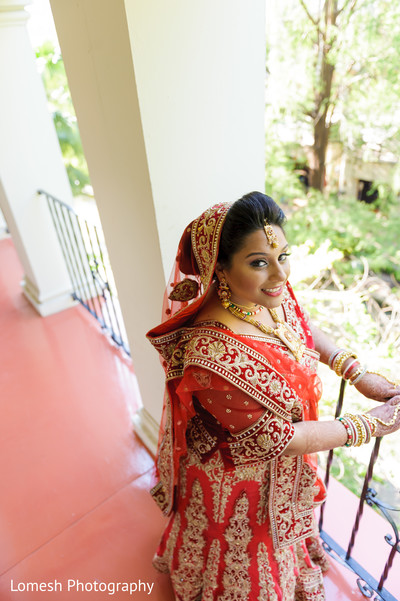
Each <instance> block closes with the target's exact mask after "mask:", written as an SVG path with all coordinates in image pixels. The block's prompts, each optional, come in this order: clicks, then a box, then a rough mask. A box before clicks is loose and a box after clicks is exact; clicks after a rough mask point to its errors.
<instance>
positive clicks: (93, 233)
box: [38, 190, 130, 355]
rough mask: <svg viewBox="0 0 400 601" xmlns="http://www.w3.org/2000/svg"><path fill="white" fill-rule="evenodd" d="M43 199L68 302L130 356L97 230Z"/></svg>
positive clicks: (58, 202)
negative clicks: (64, 275)
mask: <svg viewBox="0 0 400 601" xmlns="http://www.w3.org/2000/svg"><path fill="white" fill-rule="evenodd" d="M38 194H40V195H42V196H44V197H45V198H46V201H47V204H48V207H49V211H50V214H51V218H52V220H53V224H54V227H55V230H56V232H57V237H58V240H59V243H60V247H61V250H62V253H63V256H64V259H65V264H66V267H67V270H68V273H69V277H70V280H71V285H72V298H73V299H74V300H76V301H78V302H79V303H81V305H82V306H83V307H85V309H87V310H88V311H89V313H90V314H91V315H93V317H95V319H97V321H98V322H99V323H100V325H101V327H102V329H103V330H104V331H105V332H107V334H108V335H109V336H110V337H111V339H112V340H113V341H114V342H115V344H116V345H118V346H119V347H121V348H122V349H123V350H124V351H125V352H126V353H127V354H128V355H130V351H129V345H128V341H127V337H126V333H125V328H124V324H123V319H122V314H121V310H120V306H119V302H118V298H117V295H116V292H115V286H114V285H113V280H112V272H111V268H110V264H109V261H108V254H107V249H106V246H105V243H104V239H103V234H102V231H101V228H100V227H99V226H96V225H92V224H89V222H88V221H86V220H85V219H82V218H80V217H79V216H78V215H77V213H75V211H74V210H73V209H72V208H71V207H70V206H68V205H67V204H66V203H64V202H62V201H61V200H58V199H57V198H55V197H54V196H52V195H51V194H49V193H48V192H44V191H43V190H38Z"/></svg>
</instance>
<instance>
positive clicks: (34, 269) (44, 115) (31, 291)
mask: <svg viewBox="0 0 400 601" xmlns="http://www.w3.org/2000/svg"><path fill="white" fill-rule="evenodd" d="M30 2H31V0H25V1H21V0H0V86H1V94H0V132H1V138H0V207H1V209H2V211H3V213H4V216H5V218H6V220H7V224H8V226H9V229H10V232H11V235H12V238H13V241H14V244H15V247H16V249H17V252H18V256H19V258H20V260H21V263H22V265H23V268H24V271H25V277H24V281H23V283H22V285H23V289H24V293H25V294H26V296H27V297H28V298H29V300H30V301H31V302H32V303H33V305H34V306H35V308H36V309H37V310H38V311H39V313H40V314H41V315H48V314H50V313H54V312H55V311H59V310H60V309H63V308H66V307H68V306H71V303H72V301H71V295H70V292H71V290H70V288H71V285H70V281H69V277H68V272H67V270H66V267H65V262H64V259H63V256H62V253H61V250H60V247H59V243H58V240H57V237H56V233H55V231H54V227H53V224H52V222H51V218H50V215H49V213H48V209H47V205H46V202H45V200H44V199H43V198H39V197H37V195H36V191H37V190H38V189H39V188H42V189H44V190H46V191H48V192H50V193H51V194H53V195H54V196H58V197H60V198H62V199H63V200H64V201H67V202H69V201H70V199H71V191H70V186H69V182H68V178H67V175H66V172H65V168H64V165H63V162H62V156H61V151H60V146H59V143H58V140H57V136H56V133H55V128H54V125H53V122H52V119H51V115H50V113H49V111H48V108H47V102H46V96H45V92H44V88H43V84H42V81H41V79H40V76H39V75H38V73H37V70H36V66H35V57H34V53H33V50H32V48H31V45H30V42H29V37H28V33H27V30H26V20H27V18H28V16H29V15H28V13H27V12H26V11H25V10H24V6H26V5H27V4H30Z"/></svg>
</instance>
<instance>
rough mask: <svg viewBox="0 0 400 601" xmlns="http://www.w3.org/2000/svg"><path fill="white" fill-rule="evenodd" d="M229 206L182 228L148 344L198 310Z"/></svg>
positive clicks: (214, 208) (222, 205)
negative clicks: (160, 313)
mask: <svg viewBox="0 0 400 601" xmlns="http://www.w3.org/2000/svg"><path fill="white" fill-rule="evenodd" d="M231 206H232V203H219V204H216V205H214V206H212V207H210V208H209V209H207V210H206V211H204V213H202V214H201V215H200V216H199V217H198V218H197V219H195V220H194V221H192V222H191V223H190V224H189V225H188V226H187V227H186V228H185V231H184V232H183V234H182V237H181V240H180V242H179V247H178V252H177V255H176V258H175V263H174V266H173V269H172V274H171V277H170V279H169V282H168V284H167V287H166V290H165V294H164V301H163V307H162V323H161V324H160V325H158V326H156V327H155V328H153V329H152V330H150V331H149V332H148V334H147V337H148V338H149V339H150V341H151V340H152V339H153V338H154V337H157V336H160V335H163V334H167V333H168V332H172V331H174V330H176V329H178V328H180V327H181V326H183V325H184V324H185V323H186V322H188V321H189V320H190V319H191V318H192V317H193V316H194V315H195V314H196V313H197V311H198V310H199V309H200V307H201V305H202V304H203V302H204V300H205V298H206V296H207V293H208V291H209V289H210V286H211V283H212V281H213V277H214V270H215V265H216V263H217V258H218V250H219V243H220V238H221V231H222V226H223V224H224V221H225V217H226V215H227V213H228V211H229V209H230V207H231ZM158 350H159V349H158Z"/></svg>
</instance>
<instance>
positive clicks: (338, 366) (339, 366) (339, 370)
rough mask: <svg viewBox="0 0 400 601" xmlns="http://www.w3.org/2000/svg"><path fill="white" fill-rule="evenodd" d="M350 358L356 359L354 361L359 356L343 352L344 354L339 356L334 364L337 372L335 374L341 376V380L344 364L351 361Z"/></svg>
mask: <svg viewBox="0 0 400 601" xmlns="http://www.w3.org/2000/svg"><path fill="white" fill-rule="evenodd" d="M350 357H354V359H357V355H355V354H354V353H351V352H350V351H343V352H342V353H339V355H338V356H337V358H336V359H335V361H334V362H333V369H334V370H335V374H336V375H337V376H339V378H341V377H342V367H343V363H344V362H345V361H346V360H347V359H350Z"/></svg>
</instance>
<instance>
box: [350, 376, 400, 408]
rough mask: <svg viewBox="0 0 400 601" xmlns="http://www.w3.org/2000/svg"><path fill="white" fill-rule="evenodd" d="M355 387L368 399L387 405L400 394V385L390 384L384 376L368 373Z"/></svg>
mask: <svg viewBox="0 0 400 601" xmlns="http://www.w3.org/2000/svg"><path fill="white" fill-rule="evenodd" d="M354 386H355V388H357V390H358V392H361V394H363V395H364V396H365V397H367V398H368V399H374V400H375V401H379V402H380V403H385V402H386V401H388V400H389V399H391V398H392V397H394V396H396V395H397V394H400V385H396V384H395V383H391V382H388V381H387V380H386V378H384V377H383V376H379V375H378V374H373V373H369V372H368V371H367V373H366V374H365V375H364V376H363V377H362V378H361V380H360V381H359V382H357V384H355V385H354Z"/></svg>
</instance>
